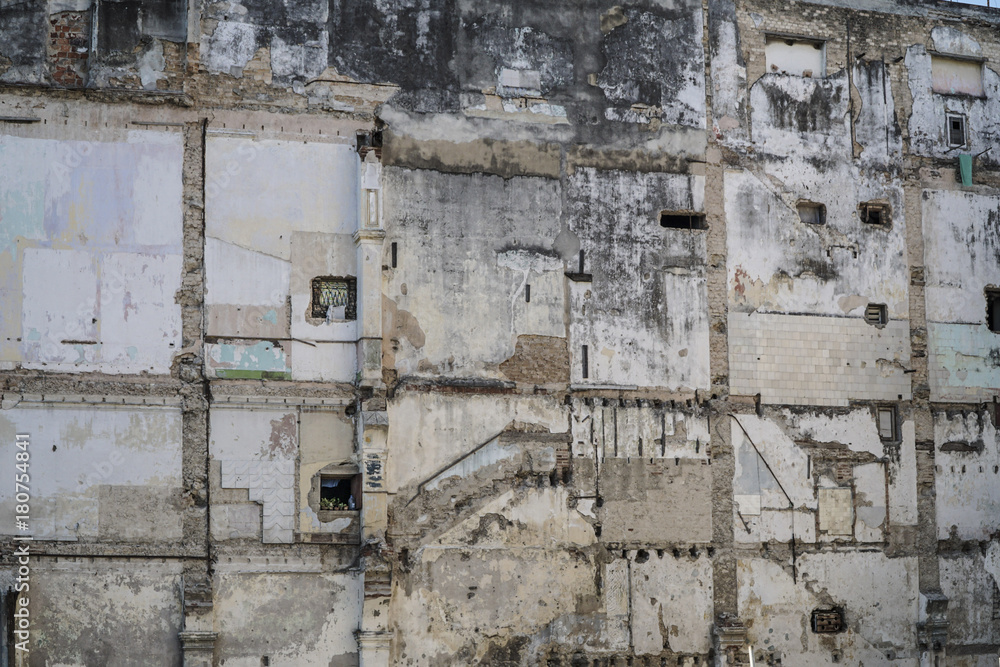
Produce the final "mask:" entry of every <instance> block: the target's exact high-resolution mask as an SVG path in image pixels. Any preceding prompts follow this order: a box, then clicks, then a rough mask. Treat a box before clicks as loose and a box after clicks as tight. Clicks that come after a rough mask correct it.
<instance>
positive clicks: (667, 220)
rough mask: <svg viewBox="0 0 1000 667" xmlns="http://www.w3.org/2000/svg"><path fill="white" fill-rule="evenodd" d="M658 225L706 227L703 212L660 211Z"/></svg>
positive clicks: (672, 227) (692, 227)
mask: <svg viewBox="0 0 1000 667" xmlns="http://www.w3.org/2000/svg"><path fill="white" fill-rule="evenodd" d="M660 227H667V228H668V229H708V225H707V224H706V223H705V214H704V213H689V212H687V211H660Z"/></svg>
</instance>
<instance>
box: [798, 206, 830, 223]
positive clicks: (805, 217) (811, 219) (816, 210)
mask: <svg viewBox="0 0 1000 667" xmlns="http://www.w3.org/2000/svg"><path fill="white" fill-rule="evenodd" d="M795 208H796V209H797V210H798V212H799V220H801V221H802V222H804V223H806V224H808V225H825V224H826V206H824V205H823V204H817V203H816V202H812V201H800V202H799V203H798V204H796V206H795Z"/></svg>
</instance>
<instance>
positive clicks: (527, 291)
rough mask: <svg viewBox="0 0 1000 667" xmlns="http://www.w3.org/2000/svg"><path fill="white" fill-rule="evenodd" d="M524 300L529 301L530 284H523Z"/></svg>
mask: <svg viewBox="0 0 1000 667" xmlns="http://www.w3.org/2000/svg"><path fill="white" fill-rule="evenodd" d="M524 302H525V303H531V285H525V286H524Z"/></svg>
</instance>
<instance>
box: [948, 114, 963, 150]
mask: <svg viewBox="0 0 1000 667" xmlns="http://www.w3.org/2000/svg"><path fill="white" fill-rule="evenodd" d="M947 123H948V126H947V132H948V145H949V146H964V145H965V144H966V132H965V116H962V115H961V114H956V113H950V114H948V115H947Z"/></svg>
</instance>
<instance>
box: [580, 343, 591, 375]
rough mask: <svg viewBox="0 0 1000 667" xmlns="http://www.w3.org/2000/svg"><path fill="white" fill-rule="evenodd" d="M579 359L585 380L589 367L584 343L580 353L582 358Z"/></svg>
mask: <svg viewBox="0 0 1000 667" xmlns="http://www.w3.org/2000/svg"><path fill="white" fill-rule="evenodd" d="M581 360H582V361H583V379H584V380H586V379H587V376H588V375H589V371H590V369H589V368H587V346H586V345H584V346H583V355H582V359H581Z"/></svg>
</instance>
